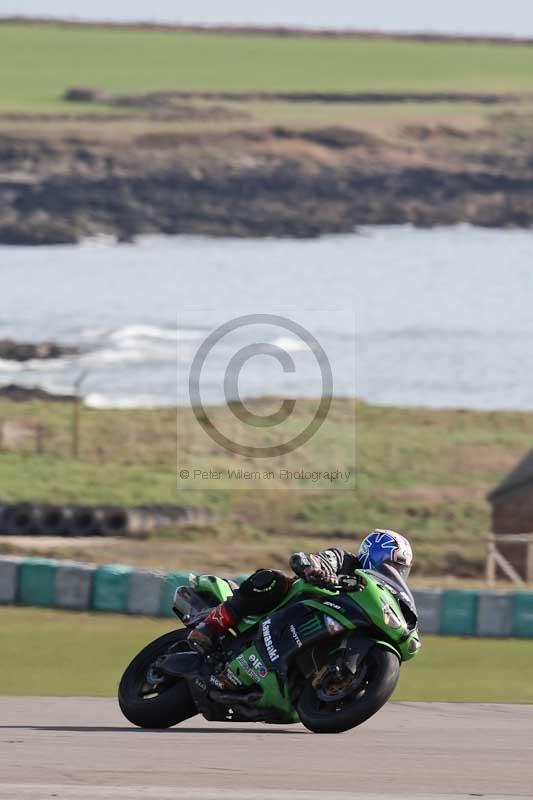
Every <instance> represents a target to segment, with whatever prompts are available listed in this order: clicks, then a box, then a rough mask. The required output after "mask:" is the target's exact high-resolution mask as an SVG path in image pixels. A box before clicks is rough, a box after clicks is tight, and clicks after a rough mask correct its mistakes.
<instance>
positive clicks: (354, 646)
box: [344, 634, 402, 674]
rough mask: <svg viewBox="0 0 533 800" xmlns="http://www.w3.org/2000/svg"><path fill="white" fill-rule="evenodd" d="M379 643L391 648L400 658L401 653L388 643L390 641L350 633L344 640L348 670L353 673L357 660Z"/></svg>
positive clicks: (356, 666) (355, 670) (357, 664)
mask: <svg viewBox="0 0 533 800" xmlns="http://www.w3.org/2000/svg"><path fill="white" fill-rule="evenodd" d="M377 644H378V645H380V646H381V647H386V648H387V649H388V650H391V651H392V652H393V653H394V654H395V655H396V656H398V658H399V659H400V661H401V660H402V656H401V653H399V652H398V650H397V649H396V648H395V647H394V646H393V645H391V644H390V642H385V641H382V640H380V639H372V638H371V637H370V636H357V634H352V635H351V636H349V637H348V640H347V642H346V655H345V659H344V662H345V664H346V666H347V667H348V669H349V670H350V672H353V673H354V674H355V673H356V672H357V669H358V666H359V662H360V661H361V660H362V659H364V658H365V657H366V655H367V653H368V652H369V650H371V649H372V647H375V646H376V645H377Z"/></svg>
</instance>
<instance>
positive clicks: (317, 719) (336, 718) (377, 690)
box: [298, 645, 400, 733]
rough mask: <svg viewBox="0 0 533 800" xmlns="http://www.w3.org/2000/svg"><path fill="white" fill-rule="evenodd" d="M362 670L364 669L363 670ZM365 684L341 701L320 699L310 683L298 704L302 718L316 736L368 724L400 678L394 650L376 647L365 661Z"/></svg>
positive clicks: (311, 682) (308, 682) (311, 681)
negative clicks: (367, 721) (368, 720)
mask: <svg viewBox="0 0 533 800" xmlns="http://www.w3.org/2000/svg"><path fill="white" fill-rule="evenodd" d="M361 668H362V667H361ZM364 668H365V669H366V673H365V680H364V681H363V682H362V683H361V684H358V686H357V688H355V689H354V691H353V693H352V694H348V695H347V696H346V695H345V694H344V696H343V697H342V699H341V700H336V699H335V697H334V695H332V697H331V701H330V702H328V701H327V700H324V699H321V698H319V696H318V694H317V689H316V688H315V687H314V686H313V679H312V678H311V679H309V680H308V681H307V683H306V685H305V687H304V689H303V691H302V693H301V695H300V698H299V700H298V714H299V716H300V720H301V721H302V723H303V724H304V725H305V727H306V728H307V729H308V730H310V731H313V732H314V733H342V732H343V731H348V730H350V729H351V728H355V727H356V726H357V725H361V723H363V722H366V720H367V719H369V718H370V717H372V716H373V715H374V714H375V713H376V712H377V711H379V709H380V708H381V707H382V706H384V705H385V703H386V702H387V700H388V699H389V698H390V697H391V695H392V693H393V692H394V689H395V688H396V684H397V683H398V678H399V677H400V659H399V658H398V656H397V655H395V653H393V652H392V651H391V650H387V649H385V648H384V647H380V646H379V645H376V646H375V647H373V648H372V649H371V650H370V651H369V652H368V654H367V656H366V657H365V660H364Z"/></svg>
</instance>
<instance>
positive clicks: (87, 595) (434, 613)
mask: <svg viewBox="0 0 533 800" xmlns="http://www.w3.org/2000/svg"><path fill="white" fill-rule="evenodd" d="M71 573H73V574H72V575H71ZM74 573H75V574H74ZM78 573H79V574H78ZM62 576H63V580H62ZM65 576H66V577H69V581H66V578H65ZM80 576H81V577H82V578H83V580H81V577H80ZM245 577H247V576H246V575H239V576H238V577H236V578H235V579H234V580H236V581H237V582H239V583H241V582H242V580H243V579H244V578H245ZM188 582H189V572H184V571H176V572H171V573H169V574H167V575H164V574H163V573H150V572H149V571H147V570H139V569H137V570H136V569H134V568H132V567H129V566H125V565H123V564H109V565H106V566H100V567H96V566H94V565H87V564H78V563H77V562H71V561H64V562H62V561H56V560H55V559H48V558H17V557H9V556H3V557H2V558H0V601H1V602H3V603H4V605H9V604H13V603H19V604H21V605H31V606H44V607H47V608H53V607H54V606H55V607H57V606H58V605H60V606H61V605H62V606H63V607H68V608H76V609H78V610H80V611H81V610H87V611H110V612H115V613H117V614H127V613H130V614H131V613H133V614H145V615H154V614H159V615H160V616H163V617H173V616H174V614H173V611H172V599H173V596H174V591H175V589H176V587H177V586H183V585H187V584H188ZM67 589H68V592H66V590H67ZM432 592H433V593H434V591H433V590H432ZM425 594H429V591H428V590H419V591H417V592H415V595H416V596H417V597H418V598H419V599H420V600H421V601H423V599H424V598H423V596H424V595H425ZM67 595H68V596H67ZM438 596H439V599H440V603H439V604H438V608H437V607H436V608H433V607H431V608H430V609H429V611H428V606H427V603H424V602H420V605H419V611H420V628H421V630H422V634H423V632H424V628H425V626H427V625H428V623H429V622H431V624H432V626H433V627H432V629H431V632H433V631H434V632H435V633H441V634H448V635H455V636H500V637H503V636H520V637H528V638H532V639H533V592H527V591H515V592H501V591H500V592H493V591H483V592H476V591H463V590H446V591H443V592H440V591H438ZM67 599H68V602H67Z"/></svg>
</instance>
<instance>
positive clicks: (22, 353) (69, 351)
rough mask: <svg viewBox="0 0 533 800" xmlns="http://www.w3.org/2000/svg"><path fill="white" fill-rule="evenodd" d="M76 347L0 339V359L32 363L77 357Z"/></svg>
mask: <svg viewBox="0 0 533 800" xmlns="http://www.w3.org/2000/svg"><path fill="white" fill-rule="evenodd" d="M78 353H79V350H78V349H77V348H76V347H67V346H66V345H60V344H57V342H39V343H32V342H15V341H14V340H13V339H0V358H2V359H5V360H6V361H30V360H32V359H48V358H62V357H63V356H72V355H77V354H78Z"/></svg>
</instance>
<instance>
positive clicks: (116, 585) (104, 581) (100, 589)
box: [92, 564, 132, 614]
mask: <svg viewBox="0 0 533 800" xmlns="http://www.w3.org/2000/svg"><path fill="white" fill-rule="evenodd" d="M131 573H132V568H131V567H126V566H124V565H123V564H108V565H107V566H105V567H98V569H97V570H96V572H95V574H94V582H93V598H92V607H93V608H94V610H95V611H114V612H115V613H118V614H126V613H127V611H128V597H129V590H130V575H131Z"/></svg>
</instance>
